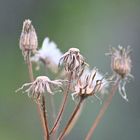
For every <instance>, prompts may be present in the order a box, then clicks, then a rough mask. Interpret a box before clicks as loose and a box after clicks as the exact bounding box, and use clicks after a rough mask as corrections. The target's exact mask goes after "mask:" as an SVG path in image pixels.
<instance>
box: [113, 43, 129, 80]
mask: <svg viewBox="0 0 140 140" xmlns="http://www.w3.org/2000/svg"><path fill="white" fill-rule="evenodd" d="M130 52H131V50H130V49H129V47H127V49H125V48H123V47H122V46H118V49H115V48H111V50H110V55H111V67H112V70H113V71H114V72H115V73H116V74H118V75H119V76H121V78H125V77H126V76H130V72H131V66H132V65H131V59H130Z"/></svg>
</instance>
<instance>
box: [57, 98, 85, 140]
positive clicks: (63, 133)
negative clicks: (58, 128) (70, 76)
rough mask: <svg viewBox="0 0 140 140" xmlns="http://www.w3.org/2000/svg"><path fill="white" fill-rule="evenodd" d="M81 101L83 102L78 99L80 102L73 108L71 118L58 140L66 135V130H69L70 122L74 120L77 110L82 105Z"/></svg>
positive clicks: (82, 99) (81, 99)
mask: <svg viewBox="0 0 140 140" xmlns="http://www.w3.org/2000/svg"><path fill="white" fill-rule="evenodd" d="M83 101H84V98H80V100H79V102H78V104H77V106H76V107H75V109H74V111H73V113H72V115H71V117H70V118H69V120H68V123H67V124H66V127H65V128H64V130H63V131H62V132H61V134H60V136H59V137H58V140H62V139H63V137H64V136H65V134H66V132H67V130H68V128H69V126H70V124H71V122H72V121H73V119H74V118H75V115H76V114H77V112H78V110H79V109H80V107H81V104H82V102H83Z"/></svg>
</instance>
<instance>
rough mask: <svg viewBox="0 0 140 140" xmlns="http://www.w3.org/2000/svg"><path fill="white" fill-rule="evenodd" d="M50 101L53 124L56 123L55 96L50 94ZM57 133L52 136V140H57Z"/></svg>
mask: <svg viewBox="0 0 140 140" xmlns="http://www.w3.org/2000/svg"><path fill="white" fill-rule="evenodd" d="M49 101H50V110H51V118H52V122H54V121H55V118H56V108H55V102H54V96H52V95H50V94H49ZM56 136H57V131H56V133H54V134H53V135H52V140H56Z"/></svg>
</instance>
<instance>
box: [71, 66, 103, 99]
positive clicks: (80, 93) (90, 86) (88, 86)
mask: <svg viewBox="0 0 140 140" xmlns="http://www.w3.org/2000/svg"><path fill="white" fill-rule="evenodd" d="M97 73H98V71H97V69H93V70H92V72H91V73H90V74H88V75H84V76H83V78H82V79H79V80H78V83H77V85H76V86H75V92H74V93H72V99H73V100H74V98H75V97H81V98H86V97H88V96H92V95H95V94H96V93H98V92H100V91H101V90H102V88H103V86H104V84H103V80H104V77H102V78H99V77H98V76H97Z"/></svg>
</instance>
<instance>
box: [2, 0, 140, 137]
mask: <svg viewBox="0 0 140 140" xmlns="http://www.w3.org/2000/svg"><path fill="white" fill-rule="evenodd" d="M27 18H30V19H31V20H32V22H33V25H34V27H35V28H36V31H37V34H38V39H39V46H41V44H42V41H43V39H44V38H45V37H46V36H49V37H50V38H51V40H53V41H55V42H56V43H57V45H58V46H59V48H60V49H61V50H62V51H63V52H65V51H66V50H67V49H68V48H70V47H77V48H79V49H80V50H81V53H82V54H83V55H84V56H85V57H86V60H87V62H88V63H89V64H90V66H91V67H94V66H96V67H98V68H99V70H100V71H101V72H102V73H106V72H108V73H109V74H111V70H110V58H109V57H105V55H104V54H105V53H106V52H108V49H109V46H114V47H117V46H118V45H122V46H124V47H127V46H128V45H130V46H131V47H132V49H133V53H132V61H133V68H132V74H133V75H134V76H135V79H134V80H131V82H130V83H128V84H127V86H126V89H127V94H128V98H129V102H128V103H127V102H125V101H124V100H123V99H122V98H121V96H120V95H119V93H117V94H116V95H115V97H114V98H113V101H112V103H111V105H110V107H109V109H108V110H107V112H106V114H105V116H104V117H103V119H102V121H101V123H100V124H99V126H98V127H97V129H96V131H95V134H94V136H93V138H92V140H118V139H119V140H132V139H134V140H138V139H140V93H139V91H140V74H139V68H140V57H139V56H140V1H139V0H40V1H39V0H0V140H9V139H10V140H25V139H27V140H43V136H42V130H41V127H40V122H39V119H38V115H37V111H36V107H35V103H33V102H32V101H31V100H30V99H29V98H27V96H25V95H23V94H21V93H15V90H16V89H17V88H18V87H20V86H21V85H22V84H23V83H25V82H28V81H29V79H28V74H27V68H26V65H25V63H24V60H23V57H22V55H21V51H20V50H19V36H20V33H21V28H22V22H23V21H24V19H27ZM42 73H43V74H46V73H45V72H44V71H42ZM42 73H41V72H36V75H40V74H42ZM55 98H56V104H57V106H58V105H59V102H60V99H61V95H59V96H58V95H55ZM73 106H74V103H73V101H70V103H69V104H68V109H67V110H66V116H65V117H64V118H63V123H62V125H61V127H63V125H64V122H66V120H67V117H68V116H69V113H70V112H71V111H72V107H73ZM100 107H101V105H100V103H99V102H98V101H97V100H95V99H92V101H91V100H88V101H87V102H86V106H85V107H84V109H83V112H82V115H81V117H80V119H79V121H78V122H77V124H76V127H75V128H74V129H73V130H72V132H71V133H70V135H69V136H68V137H67V138H66V139H67V140H72V139H74V140H84V137H85V135H86V133H87V132H88V131H89V128H90V126H91V124H92V122H93V120H94V119H95V117H96V115H97V113H98V112H99V109H100ZM57 108H58V107H57ZM49 111H50V110H49V108H48V112H49Z"/></svg>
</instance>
